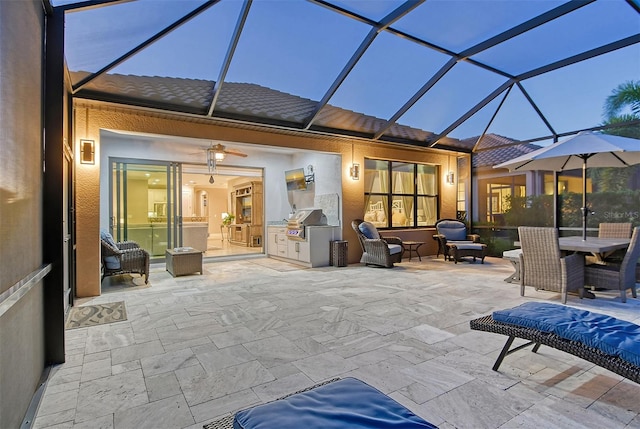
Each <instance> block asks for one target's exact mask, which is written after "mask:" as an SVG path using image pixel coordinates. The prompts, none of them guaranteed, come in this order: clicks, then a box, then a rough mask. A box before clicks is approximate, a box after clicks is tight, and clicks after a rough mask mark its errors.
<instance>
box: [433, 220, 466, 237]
mask: <svg viewBox="0 0 640 429" xmlns="http://www.w3.org/2000/svg"><path fill="white" fill-rule="evenodd" d="M437 228H438V234H442V235H444V236H445V237H446V238H447V241H449V240H454V241H463V240H466V239H467V227H466V226H465V224H464V223H462V222H458V221H454V220H443V221H442V222H439V223H438V225H437Z"/></svg>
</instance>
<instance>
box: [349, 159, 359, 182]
mask: <svg viewBox="0 0 640 429" xmlns="http://www.w3.org/2000/svg"><path fill="white" fill-rule="evenodd" d="M349 176H350V177H351V179H353V180H360V164H358V163H357V162H354V163H353V164H351V168H349Z"/></svg>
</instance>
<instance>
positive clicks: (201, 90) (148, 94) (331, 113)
mask: <svg viewBox="0 0 640 429" xmlns="http://www.w3.org/2000/svg"><path fill="white" fill-rule="evenodd" d="M87 75H88V73H87V72H71V76H72V80H73V81H74V82H78V81H79V80H80V79H82V78H84V77H85V76H87ZM214 84H215V82H212V81H208V80H199V79H184V78H167V77H158V76H134V75H121V74H103V75H101V76H98V77H96V78H95V79H94V80H92V81H90V82H89V83H87V84H86V85H84V86H83V87H82V88H81V89H80V90H79V91H78V92H77V95H78V96H83V95H85V96H87V97H88V98H97V99H100V100H105V101H116V102H127V103H130V104H137V105H143V106H146V107H155V106H158V107H160V106H162V107H173V108H174V109H175V110H177V111H182V112H187V113H196V114H206V113H207V110H208V109H209V104H210V103H211V100H212V98H213V90H214ZM317 104H318V102H317V101H313V100H310V99H307V98H302V97H299V96H296V95H292V94H288V93H285V92H282V91H277V90H274V89H270V88H266V87H264V86H260V85H256V84H252V83H234V82H225V83H224V85H223V86H222V90H221V91H220V96H219V98H218V101H217V103H216V106H215V113H214V116H218V117H227V118H236V119H242V118H247V119H248V118H252V119H253V118H263V119H265V120H267V121H274V122H276V123H284V124H290V125H298V126H300V125H302V124H303V123H304V122H305V120H306V119H307V118H309V117H310V116H311V115H312V114H313V112H314V109H315V108H316V106H317ZM386 123H387V121H386V120H384V119H380V118H376V117H374V116H369V115H365V114H362V113H358V112H354V111H351V110H347V109H342V108H339V107H335V106H332V105H329V104H327V105H326V106H324V107H323V108H322V109H321V111H320V112H319V114H318V115H317V117H316V119H315V121H314V123H313V126H312V129H318V130H331V129H338V130H347V131H351V132H353V133H355V134H356V135H357V134H362V135H373V134H375V133H376V132H377V131H378V130H379V129H380V128H381V127H382V126H384V125H386ZM431 136H433V133H430V132H427V131H424V130H421V129H418V128H413V127H409V126H406V125H400V124H393V125H392V126H391V127H390V128H389V129H388V130H387V132H386V133H385V137H386V138H387V139H388V140H392V141H400V142H402V141H411V142H414V143H419V142H424V141H426V140H427V139H428V138H429V137H431ZM383 140H384V138H383ZM450 142H452V144H451V145H452V146H455V143H456V142H457V140H455V141H454V140H453V139H444V140H443V141H442V143H443V144H444V145H449V143H450ZM461 149H465V148H464V147H461Z"/></svg>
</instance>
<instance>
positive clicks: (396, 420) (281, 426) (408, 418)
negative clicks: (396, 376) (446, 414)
mask: <svg viewBox="0 0 640 429" xmlns="http://www.w3.org/2000/svg"><path fill="white" fill-rule="evenodd" d="M233 428H234V429H276V428H277V429H357V428H363V429H364V428H369V429H400V428H402V429H424V428H429V429H434V428H436V426H434V425H432V424H431V423H429V422H427V421H425V420H423V419H422V418H420V417H418V416H417V415H415V414H413V413H412V412H411V411H409V410H408V409H407V408H405V407H404V406H402V405H400V404H399V403H398V402H396V401H394V400H393V399H391V398H390V397H388V396H387V395H385V394H383V393H382V392H380V391H378V390H377V389H375V388H373V387H371V386H369V385H368V384H366V383H364V382H362V381H360V380H358V379H355V378H344V379H341V380H338V381H334V382H332V383H328V384H325V385H323V386H320V387H316V388H313V389H310V390H307V391H304V392H301V393H297V394H294V395H291V396H288V397H286V398H283V399H279V400H276V401H273V402H269V403H267V404H263V405H258V406H256V407H253V408H249V409H246V410H243V411H239V412H238V413H236V415H235V417H234V419H233Z"/></svg>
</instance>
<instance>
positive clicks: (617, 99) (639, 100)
mask: <svg viewBox="0 0 640 429" xmlns="http://www.w3.org/2000/svg"><path fill="white" fill-rule="evenodd" d="M604 116H605V118H606V119H605V121H604V123H603V125H614V124H622V123H627V122H631V121H637V120H640V81H633V80H631V81H628V82H624V83H621V84H620V85H618V86H617V88H615V89H614V90H613V91H612V93H611V95H610V96H608V97H607V99H606V100H605V103H604ZM603 132H604V133H607V134H613V135H617V136H622V137H632V138H636V139H640V125H638V124H636V125H630V126H628V127H620V128H609V129H605V130H603ZM591 170H592V171H591V174H590V177H591V179H592V181H593V183H595V184H597V188H598V190H599V191H613V192H622V191H624V190H626V189H628V187H629V179H630V178H631V177H632V176H634V175H635V174H639V173H637V171H638V170H640V166H632V167H627V168H594V169H591Z"/></svg>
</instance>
